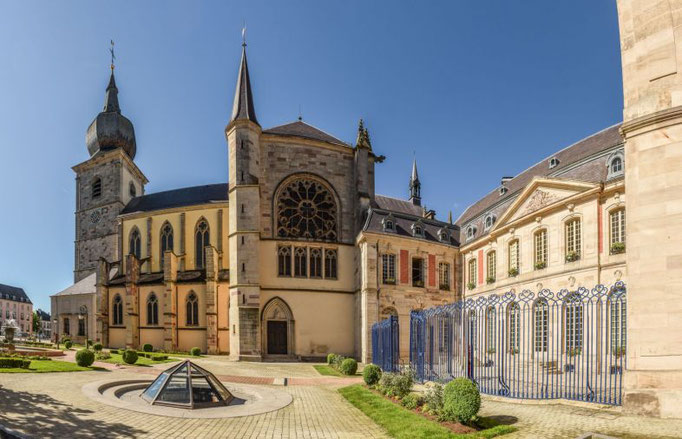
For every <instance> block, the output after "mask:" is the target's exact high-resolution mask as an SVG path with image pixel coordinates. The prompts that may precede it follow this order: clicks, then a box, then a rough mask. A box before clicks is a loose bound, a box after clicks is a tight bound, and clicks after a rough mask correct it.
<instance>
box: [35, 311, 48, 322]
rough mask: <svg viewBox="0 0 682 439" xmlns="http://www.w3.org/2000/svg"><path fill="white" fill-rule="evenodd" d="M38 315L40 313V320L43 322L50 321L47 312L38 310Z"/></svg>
mask: <svg viewBox="0 0 682 439" xmlns="http://www.w3.org/2000/svg"><path fill="white" fill-rule="evenodd" d="M36 313H38V316H39V317H40V320H43V321H46V322H49V321H50V313H47V312H45V311H43V310H42V309H37V310H36Z"/></svg>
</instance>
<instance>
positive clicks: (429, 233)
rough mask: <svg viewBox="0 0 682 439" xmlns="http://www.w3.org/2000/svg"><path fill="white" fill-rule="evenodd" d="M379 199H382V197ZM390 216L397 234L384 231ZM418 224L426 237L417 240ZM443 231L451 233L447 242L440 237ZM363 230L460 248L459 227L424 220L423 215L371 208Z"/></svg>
mask: <svg viewBox="0 0 682 439" xmlns="http://www.w3.org/2000/svg"><path fill="white" fill-rule="evenodd" d="M377 197H380V195H379V196H377ZM383 198H388V197H383ZM390 200H393V201H402V200H397V199H395V198H390ZM406 203H407V202H406ZM409 204H410V205H411V204H412V203H409ZM416 207H418V206H416ZM389 215H390V216H391V217H392V219H393V221H394V223H395V232H386V231H384V222H383V220H384V219H385V218H386V217H388V216H389ZM416 222H420V223H421V225H422V226H423V228H424V237H423V238H415V237H414V236H413V235H412V225H413V224H415V223H416ZM441 229H447V230H449V231H450V236H449V238H448V241H447V242H443V241H441V240H440V239H439V237H438V231H439V230H441ZM362 230H363V231H369V232H377V233H385V234H388V235H398V236H404V237H407V238H415V239H425V240H426V241H432V242H438V243H441V244H449V245H452V246H458V245H459V227H457V226H456V225H454V224H448V223H446V222H443V221H438V220H433V219H428V218H424V217H423V216H422V215H421V214H420V215H410V214H407V213H403V212H400V211H395V210H393V211H391V210H385V209H382V208H378V207H371V208H370V209H369V212H368V215H367V220H366V221H365V224H364V226H363V228H362Z"/></svg>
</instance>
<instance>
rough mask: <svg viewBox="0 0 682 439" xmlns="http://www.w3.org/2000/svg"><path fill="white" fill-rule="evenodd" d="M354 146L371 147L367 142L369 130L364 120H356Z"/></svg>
mask: <svg viewBox="0 0 682 439" xmlns="http://www.w3.org/2000/svg"><path fill="white" fill-rule="evenodd" d="M355 146H356V147H357V148H366V149H370V150H371V149H372V146H371V145H370V143H369V132H368V131H367V128H365V122H364V121H363V120H362V119H360V122H358V137H357V139H355Z"/></svg>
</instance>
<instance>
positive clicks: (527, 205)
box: [493, 178, 597, 230]
mask: <svg viewBox="0 0 682 439" xmlns="http://www.w3.org/2000/svg"><path fill="white" fill-rule="evenodd" d="M596 187H597V185H596V184H593V183H585V182H580V181H571V180H558V179H550V178H535V179H533V180H532V181H531V182H530V183H529V184H528V186H526V188H525V189H524V190H523V192H521V194H520V195H519V197H518V198H517V199H516V200H515V201H514V202H513V203H512V204H511V205H510V206H509V208H508V209H507V210H506V211H505V212H504V214H502V216H501V217H500V219H499V220H498V221H497V223H496V224H495V227H494V228H493V230H495V229H500V228H502V227H504V226H505V225H507V224H509V223H512V222H515V221H517V220H519V219H521V218H524V217H526V216H532V214H534V213H536V212H538V211H541V210H543V209H545V208H546V207H549V206H552V205H555V204H558V203H560V202H561V201H563V200H566V199H568V198H571V197H573V196H575V195H578V194H580V193H582V192H586V191H589V190H590V189H594V188H596Z"/></svg>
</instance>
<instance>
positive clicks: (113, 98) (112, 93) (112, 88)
mask: <svg viewBox="0 0 682 439" xmlns="http://www.w3.org/2000/svg"><path fill="white" fill-rule="evenodd" d="M102 111H103V112H105V113H118V114H121V107H120V106H119V105H118V88H117V87H116V79H115V78H114V69H113V68H112V69H111V77H110V78H109V85H108V86H107V93H106V96H105V98H104V110H102Z"/></svg>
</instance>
